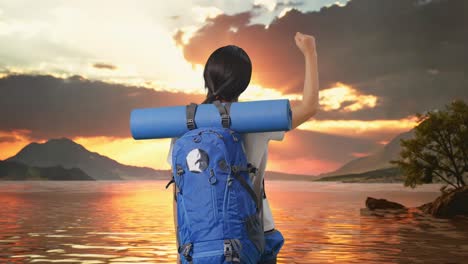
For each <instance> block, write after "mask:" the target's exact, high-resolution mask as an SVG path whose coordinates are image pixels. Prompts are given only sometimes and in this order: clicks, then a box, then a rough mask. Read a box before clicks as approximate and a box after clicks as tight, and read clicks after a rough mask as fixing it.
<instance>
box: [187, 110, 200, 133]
mask: <svg viewBox="0 0 468 264" xmlns="http://www.w3.org/2000/svg"><path fill="white" fill-rule="evenodd" d="M197 106H198V105H197V104H195V103H190V104H189V105H187V106H186V107H185V118H186V119H187V128H188V129H189V130H192V129H195V128H197V124H195V112H196V111H197Z"/></svg>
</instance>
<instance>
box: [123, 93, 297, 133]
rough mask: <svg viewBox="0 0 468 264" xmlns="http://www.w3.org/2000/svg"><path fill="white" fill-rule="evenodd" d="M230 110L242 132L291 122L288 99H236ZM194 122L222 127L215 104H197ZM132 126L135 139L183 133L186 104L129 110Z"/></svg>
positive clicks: (269, 129)
mask: <svg viewBox="0 0 468 264" xmlns="http://www.w3.org/2000/svg"><path fill="white" fill-rule="evenodd" d="M223 105H226V104H225V103H223ZM229 112H230V113H229V116H230V128H231V129H232V130H234V131H237V132H239V133H255V132H273V131H287V130H290V129H291V125H292V113H291V106H290V104H289V100H287V99H281V100H262V101H250V102H234V103H231V106H230V111H229ZM194 123H195V125H196V127H197V128H199V127H223V125H222V122H221V115H220V112H219V110H218V108H217V107H216V106H215V105H214V104H200V105H198V106H197V107H196V111H195V118H194ZM130 130H131V132H132V136H133V138H134V139H153V138H172V137H179V136H182V135H183V134H185V133H186V132H188V131H189V128H188V125H187V106H171V107H158V108H144V109H134V110H133V111H132V112H131V114H130Z"/></svg>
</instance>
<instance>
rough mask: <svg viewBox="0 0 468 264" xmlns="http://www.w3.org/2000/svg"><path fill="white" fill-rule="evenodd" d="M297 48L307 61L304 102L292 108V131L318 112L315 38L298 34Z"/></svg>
mask: <svg viewBox="0 0 468 264" xmlns="http://www.w3.org/2000/svg"><path fill="white" fill-rule="evenodd" d="M294 40H295V41H296V45H297V47H298V48H299V49H300V50H301V52H302V54H303V55H304V59H305V75H304V90H303V95H302V100H301V101H299V102H298V103H297V104H295V105H294V106H292V108H291V111H292V129H294V128H296V127H298V126H299V125H301V124H302V123H304V122H305V121H307V120H308V119H309V118H311V117H312V116H314V115H315V114H316V113H317V111H318V106H319V103H318V100H319V95H318V87H319V83H318V66H317V52H316V49H315V39H314V37H313V36H310V35H306V34H302V33H300V32H296V35H295V36H294Z"/></svg>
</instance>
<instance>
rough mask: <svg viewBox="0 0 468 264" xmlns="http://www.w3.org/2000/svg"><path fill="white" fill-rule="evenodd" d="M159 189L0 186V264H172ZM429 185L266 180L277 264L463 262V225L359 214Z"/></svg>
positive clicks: (467, 224)
mask: <svg viewBox="0 0 468 264" xmlns="http://www.w3.org/2000/svg"><path fill="white" fill-rule="evenodd" d="M164 184H165V182H156V181H155V182H0V216H1V217H0V263H5V262H6V263H54V262H60V263H63V262H66V263H86V264H92V263H116V264H119V263H175V241H174V231H173V229H174V228H173V222H172V221H173V220H172V204H171V202H172V195H171V191H169V190H167V191H166V190H165V189H164ZM438 188H439V187H438V186H425V187H423V188H421V189H419V190H415V191H411V190H409V189H405V188H403V187H402V186H400V185H394V184H390V185H388V184H380V185H379V184H335V183H294V182H288V183H285V182H269V183H267V190H268V197H269V199H270V204H271V205H272V210H273V213H274V215H275V222H276V226H277V228H278V229H280V230H281V231H282V233H283V235H284V237H285V239H286V242H285V245H284V247H283V250H282V252H281V254H280V256H279V262H278V263H419V262H422V263H463V261H464V258H466V257H468V242H467V241H468V220H466V219H458V220H438V219H433V218H431V217H429V216H426V215H423V214H421V213H420V212H419V211H417V210H409V211H402V212H399V213H390V212H385V211H380V212H368V211H367V210H361V208H362V207H364V200H365V198H366V197H367V196H374V197H379V198H387V199H391V200H394V201H397V202H401V203H403V204H406V205H409V206H416V205H420V204H422V203H425V202H427V201H430V200H432V199H434V198H435V197H436V196H437V194H438V193H437V192H438Z"/></svg>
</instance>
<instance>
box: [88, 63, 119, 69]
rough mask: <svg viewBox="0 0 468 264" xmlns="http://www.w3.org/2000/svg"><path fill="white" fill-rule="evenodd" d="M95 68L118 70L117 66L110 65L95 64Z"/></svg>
mask: <svg viewBox="0 0 468 264" xmlns="http://www.w3.org/2000/svg"><path fill="white" fill-rule="evenodd" d="M93 67H94V68H96V69H106V70H116V69H117V66H115V65H112V64H108V63H100V62H99V63H95V64H93Z"/></svg>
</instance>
